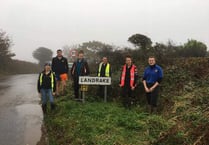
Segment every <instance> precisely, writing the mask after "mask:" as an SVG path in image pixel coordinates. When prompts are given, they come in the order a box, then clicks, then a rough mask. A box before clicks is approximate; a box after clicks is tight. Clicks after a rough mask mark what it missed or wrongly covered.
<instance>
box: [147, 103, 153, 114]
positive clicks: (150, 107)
mask: <svg viewBox="0 0 209 145" xmlns="http://www.w3.org/2000/svg"><path fill="white" fill-rule="evenodd" d="M147 110H148V113H149V114H152V111H153V109H152V106H151V105H148V106H147Z"/></svg>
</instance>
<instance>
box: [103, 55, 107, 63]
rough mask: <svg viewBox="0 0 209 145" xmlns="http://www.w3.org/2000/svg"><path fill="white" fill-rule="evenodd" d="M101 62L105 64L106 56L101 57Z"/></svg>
mask: <svg viewBox="0 0 209 145" xmlns="http://www.w3.org/2000/svg"><path fill="white" fill-rule="evenodd" d="M102 62H103V63H104V64H106V63H107V57H105V56H104V57H103V58H102Z"/></svg>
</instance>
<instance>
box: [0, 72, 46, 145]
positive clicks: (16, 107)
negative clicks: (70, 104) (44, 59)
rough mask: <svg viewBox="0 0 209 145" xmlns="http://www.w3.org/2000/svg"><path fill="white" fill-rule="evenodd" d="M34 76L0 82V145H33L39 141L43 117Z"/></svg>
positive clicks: (20, 76) (17, 77)
mask: <svg viewBox="0 0 209 145" xmlns="http://www.w3.org/2000/svg"><path fill="white" fill-rule="evenodd" d="M37 77H38V75H36V74H32V75H14V76H10V77H8V78H6V79H5V78H4V79H1V80H0V145H36V143H37V142H38V141H39V140H40V137H41V124H42V119H43V115H42V110H41V106H40V105H39V101H40V98H39V97H38V93H37V90H36V83H37Z"/></svg>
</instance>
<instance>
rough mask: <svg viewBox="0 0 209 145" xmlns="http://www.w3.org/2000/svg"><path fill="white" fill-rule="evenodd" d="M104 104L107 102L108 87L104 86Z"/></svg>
mask: <svg viewBox="0 0 209 145" xmlns="http://www.w3.org/2000/svg"><path fill="white" fill-rule="evenodd" d="M104 102H105V103H106V102H107V86H104Z"/></svg>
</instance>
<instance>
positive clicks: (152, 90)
mask: <svg viewBox="0 0 209 145" xmlns="http://www.w3.org/2000/svg"><path fill="white" fill-rule="evenodd" d="M148 63H149V66H148V67H146V68H145V70H144V75H143V85H144V89H145V92H146V97H147V103H148V108H149V112H150V113H152V112H156V111H157V100H158V93H159V85H160V83H161V81H162V78H163V70H162V68H161V67H160V66H159V65H157V64H156V59H155V57H154V56H150V57H149V58H148Z"/></svg>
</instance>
